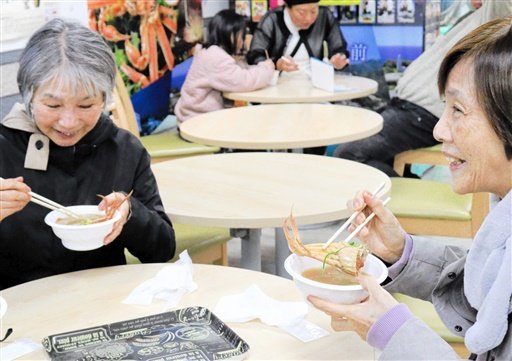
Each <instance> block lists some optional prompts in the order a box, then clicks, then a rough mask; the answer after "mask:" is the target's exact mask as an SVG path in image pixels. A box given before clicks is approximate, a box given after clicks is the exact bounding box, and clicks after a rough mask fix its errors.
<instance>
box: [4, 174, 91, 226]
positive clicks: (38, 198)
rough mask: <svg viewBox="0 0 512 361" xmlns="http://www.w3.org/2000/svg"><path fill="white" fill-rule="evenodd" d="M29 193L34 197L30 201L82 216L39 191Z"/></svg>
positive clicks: (66, 213) (75, 215) (77, 216)
mask: <svg viewBox="0 0 512 361" xmlns="http://www.w3.org/2000/svg"><path fill="white" fill-rule="evenodd" d="M0 180H4V178H2V177H0ZM28 194H30V196H31V197H32V199H31V200H30V201H31V202H33V203H36V204H39V205H40V206H43V207H46V208H49V209H51V210H54V211H59V212H61V213H63V214H65V215H67V216H70V217H73V218H81V217H80V216H79V215H78V214H76V213H74V212H72V211H70V210H69V209H67V208H66V207H64V206H63V205H60V204H59V203H57V202H54V201H52V200H50V199H48V198H45V197H43V196H41V195H39V194H37V193H34V192H28Z"/></svg>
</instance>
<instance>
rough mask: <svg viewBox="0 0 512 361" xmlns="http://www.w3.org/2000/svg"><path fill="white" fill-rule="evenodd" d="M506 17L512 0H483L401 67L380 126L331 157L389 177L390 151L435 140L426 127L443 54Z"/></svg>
mask: <svg viewBox="0 0 512 361" xmlns="http://www.w3.org/2000/svg"><path fill="white" fill-rule="evenodd" d="M508 15H512V0H486V1H484V3H483V5H482V7H481V8H480V9H478V10H475V11H474V12H473V13H472V14H471V15H469V16H468V17H467V18H465V19H464V20H462V21H461V22H460V23H458V24H457V25H456V26H455V27H453V28H452V29H451V30H450V31H449V32H448V33H447V34H446V35H444V36H442V37H439V38H438V39H437V40H436V42H435V43H434V44H433V45H432V46H431V47H430V48H428V49H427V50H426V51H425V52H424V53H423V54H421V55H420V56H419V57H418V58H417V59H415V60H414V61H413V62H412V63H411V64H410V65H409V66H408V67H407V69H406V70H405V72H404V74H403V76H402V78H401V79H400V80H399V81H398V83H397V86H396V89H395V90H396V97H394V98H392V99H391V101H390V104H389V105H387V106H386V107H385V108H384V109H383V110H381V111H380V114H381V115H382V117H383V118H384V124H383V129H382V130H381V131H380V132H379V133H377V134H375V135H373V136H371V137H368V138H365V139H361V140H358V141H354V142H348V143H343V144H340V145H339V146H338V147H337V148H336V149H335V151H334V156H335V157H338V158H343V159H349V160H353V161H356V162H360V163H365V164H368V165H370V166H372V167H375V168H378V169H380V170H381V171H383V172H384V173H386V174H387V175H389V176H391V177H397V176H398V174H397V173H396V172H395V171H394V170H393V160H394V157H395V155H396V154H398V153H401V152H404V151H406V150H410V149H417V148H423V147H429V146H432V145H435V144H437V141H436V140H435V139H434V137H433V136H432V129H434V126H435V124H436V122H437V121H438V119H439V117H440V116H441V114H442V112H443V108H444V104H443V101H442V99H441V97H440V96H439V94H438V92H437V89H436V87H437V85H436V77H437V71H438V70H439V64H441V61H442V60H443V58H444V56H445V55H446V52H447V51H448V50H449V49H450V48H451V47H452V46H453V45H454V44H455V43H456V42H457V41H458V40H459V39H460V38H462V37H463V36H464V35H466V34H468V33H469V32H470V31H472V30H473V29H475V28H476V27H478V26H480V25H482V24H484V23H486V22H487V21H490V20H493V19H496V18H499V17H502V16H508Z"/></svg>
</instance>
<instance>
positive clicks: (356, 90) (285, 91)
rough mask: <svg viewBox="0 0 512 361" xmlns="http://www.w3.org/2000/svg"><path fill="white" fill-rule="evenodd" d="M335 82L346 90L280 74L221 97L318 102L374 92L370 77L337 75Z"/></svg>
mask: <svg viewBox="0 0 512 361" xmlns="http://www.w3.org/2000/svg"><path fill="white" fill-rule="evenodd" d="M334 81H335V83H336V84H340V85H343V86H345V87H347V88H350V89H349V90H345V91H338V92H328V91H325V90H322V89H318V88H314V87H313V85H311V79H310V78H309V77H308V76H307V75H305V74H297V75H288V74H285V75H282V76H280V77H279V79H278V81H277V84H276V85H271V86H268V87H266V88H263V89H259V90H254V91H251V92H226V93H224V94H223V95H224V97H225V98H228V99H231V100H241V101H247V102H254V103H321V102H333V101H339V100H347V99H355V98H361V97H365V96H368V95H370V94H373V93H375V92H377V88H378V83H377V82H376V81H375V80H373V79H369V78H364V77H360V76H353V75H340V74H336V75H335V77H334Z"/></svg>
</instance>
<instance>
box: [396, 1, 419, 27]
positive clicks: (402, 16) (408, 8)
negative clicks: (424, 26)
mask: <svg viewBox="0 0 512 361" xmlns="http://www.w3.org/2000/svg"><path fill="white" fill-rule="evenodd" d="M415 10H416V6H415V4H414V0H400V1H399V2H398V4H397V12H396V13H397V20H398V22H399V23H403V24H408V23H409V24H411V23H414V22H415V20H416V11H415Z"/></svg>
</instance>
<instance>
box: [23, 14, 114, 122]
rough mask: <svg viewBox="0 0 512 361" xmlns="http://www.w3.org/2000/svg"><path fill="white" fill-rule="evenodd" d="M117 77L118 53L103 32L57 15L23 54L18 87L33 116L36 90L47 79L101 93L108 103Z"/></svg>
mask: <svg viewBox="0 0 512 361" xmlns="http://www.w3.org/2000/svg"><path fill="white" fill-rule="evenodd" d="M115 77H116V65H115V61H114V55H113V54H112V51H111V50H110V48H109V47H108V45H107V44H106V43H105V41H104V40H103V38H102V37H101V36H100V35H99V34H97V33H95V32H93V31H92V30H90V29H88V28H86V27H84V26H82V25H80V24H78V23H73V22H66V21H63V20H61V19H54V20H51V21H49V22H48V23H46V24H45V25H44V26H43V27H41V28H40V29H39V30H37V31H36V32H35V33H34V34H33V35H32V37H31V38H30V40H29V41H28V43H27V46H26V47H25V49H24V51H23V53H22V54H21V58H20V66H19V70H18V87H19V89H20V93H21V96H22V97H23V102H24V103H25V109H26V110H27V112H28V114H29V115H30V116H32V110H31V103H32V97H33V95H34V92H35V91H36V89H37V88H38V87H39V86H41V85H43V84H46V83H47V82H51V81H54V82H56V83H57V84H58V85H59V86H63V87H67V88H68V89H76V90H77V91H78V90H85V91H86V93H87V94H88V95H89V96H97V95H99V94H101V95H102V96H103V100H104V106H106V105H107V104H109V103H110V102H111V98H112V90H113V88H114V84H115Z"/></svg>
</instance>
